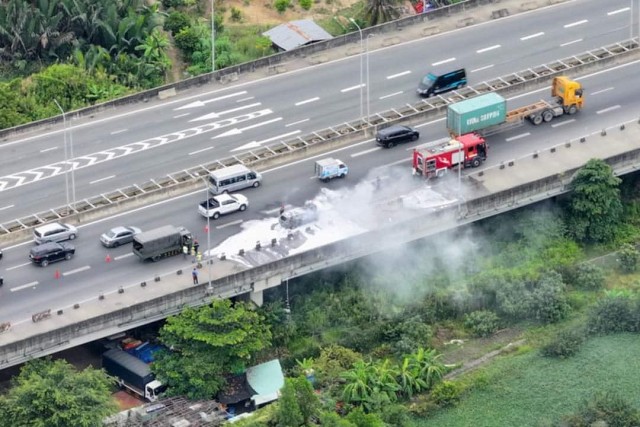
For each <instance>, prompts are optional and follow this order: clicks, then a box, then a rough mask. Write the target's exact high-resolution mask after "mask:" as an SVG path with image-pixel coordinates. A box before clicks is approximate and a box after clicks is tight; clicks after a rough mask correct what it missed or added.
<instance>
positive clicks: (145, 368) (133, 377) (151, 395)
mask: <svg viewBox="0 0 640 427" xmlns="http://www.w3.org/2000/svg"><path fill="white" fill-rule="evenodd" d="M102 368H103V369H104V370H105V371H106V372H107V374H109V375H111V376H112V377H114V378H115V379H116V382H117V384H118V385H119V386H120V387H125V388H127V389H129V390H131V391H132V392H134V393H135V394H137V395H139V396H140V397H143V398H144V399H146V400H148V401H149V402H154V401H156V400H157V399H158V397H159V395H160V394H162V393H163V392H164V391H165V390H166V386H164V385H163V384H162V383H161V382H160V381H158V380H156V379H155V377H154V375H153V372H151V368H150V367H149V365H147V364H146V363H144V362H143V361H142V360H140V359H138V358H136V357H134V356H132V355H130V354H129V353H127V352H126V351H122V350H119V349H112V350H108V351H107V352H105V353H103V354H102Z"/></svg>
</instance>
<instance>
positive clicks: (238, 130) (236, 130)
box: [211, 117, 282, 139]
mask: <svg viewBox="0 0 640 427" xmlns="http://www.w3.org/2000/svg"><path fill="white" fill-rule="evenodd" d="M280 120H282V117H276V118H275V119H271V120H267V121H266V122H262V123H256V124H255V125H251V126H245V127H243V128H233V129H231V130H228V131H226V132H223V133H221V134H220V135H217V136H214V137H212V138H211V139H216V138H221V137H223V136H231V135H240V134H241V133H242V132H243V131H245V130H248V129H253V128H257V127H260V126H264V125H268V124H271V123H274V122H278V121H280Z"/></svg>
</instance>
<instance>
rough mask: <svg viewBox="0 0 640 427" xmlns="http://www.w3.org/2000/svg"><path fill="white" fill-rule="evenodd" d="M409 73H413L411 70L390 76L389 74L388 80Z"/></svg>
mask: <svg viewBox="0 0 640 427" xmlns="http://www.w3.org/2000/svg"><path fill="white" fill-rule="evenodd" d="M407 74H411V71H403V72H401V73H398V74H391V75H390V76H387V80H391V79H395V78H396V77H402V76H406V75H407Z"/></svg>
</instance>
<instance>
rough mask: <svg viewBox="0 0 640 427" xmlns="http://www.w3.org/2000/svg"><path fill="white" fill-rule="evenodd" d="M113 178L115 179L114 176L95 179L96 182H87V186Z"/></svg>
mask: <svg viewBox="0 0 640 427" xmlns="http://www.w3.org/2000/svg"><path fill="white" fill-rule="evenodd" d="M115 177H116V176H115V175H111V176H105V177H104V178H100V179H96V180H94V181H90V182H89V185H91V184H97V183H98V182H102V181H106V180H108V179H111V178H115Z"/></svg>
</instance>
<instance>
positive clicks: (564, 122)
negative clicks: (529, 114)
mask: <svg viewBox="0 0 640 427" xmlns="http://www.w3.org/2000/svg"><path fill="white" fill-rule="evenodd" d="M575 121H576V119H569V120H565V121H563V122H558V123H554V124H552V125H551V127H552V128H557V127H558V126H564V125H566V124H567V123H572V122H575Z"/></svg>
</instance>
